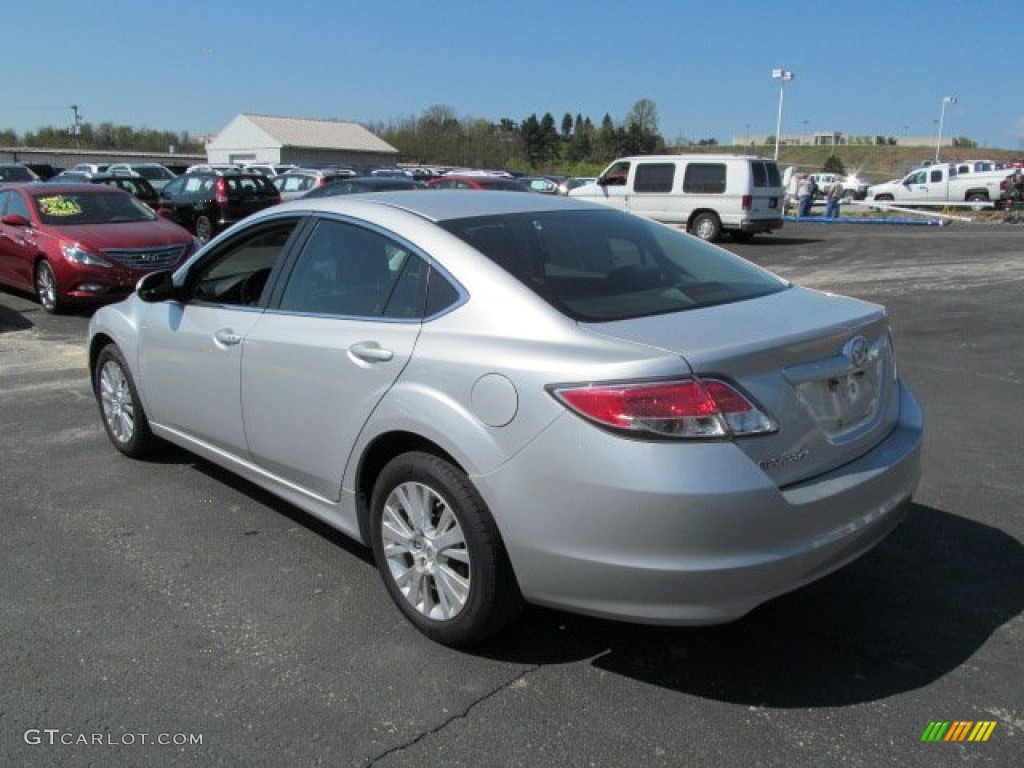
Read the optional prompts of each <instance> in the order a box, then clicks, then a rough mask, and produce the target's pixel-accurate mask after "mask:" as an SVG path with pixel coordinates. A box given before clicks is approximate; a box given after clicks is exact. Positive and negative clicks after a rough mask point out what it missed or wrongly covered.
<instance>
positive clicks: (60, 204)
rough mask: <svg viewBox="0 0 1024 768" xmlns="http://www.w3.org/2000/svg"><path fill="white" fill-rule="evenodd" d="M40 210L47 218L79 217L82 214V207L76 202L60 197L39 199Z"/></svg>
mask: <svg viewBox="0 0 1024 768" xmlns="http://www.w3.org/2000/svg"><path fill="white" fill-rule="evenodd" d="M37 200H38V202H39V208H40V210H42V212H43V213H44V214H46V215H47V216H77V215H78V214H80V213H81V212H82V206H80V205H79V204H78V202H77V201H75V200H68V199H67V198H65V197H61V196H60V195H55V196H54V197H40V198H37Z"/></svg>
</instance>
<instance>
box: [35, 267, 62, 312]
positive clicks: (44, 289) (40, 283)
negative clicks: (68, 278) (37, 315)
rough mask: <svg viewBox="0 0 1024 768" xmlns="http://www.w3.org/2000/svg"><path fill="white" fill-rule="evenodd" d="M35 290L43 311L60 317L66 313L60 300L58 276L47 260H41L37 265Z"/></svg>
mask: <svg viewBox="0 0 1024 768" xmlns="http://www.w3.org/2000/svg"><path fill="white" fill-rule="evenodd" d="M35 288H36V298H37V299H39V303H40V304H41V305H42V307H43V309H45V310H46V311H47V312H49V313H50V314H51V315H59V314H60V313H61V312H63V311H64V302H63V301H61V298H60V286H58V285H57V276H56V275H55V274H54V272H53V267H51V266H50V262H48V261H47V260H46V259H41V260H40V261H39V263H38V264H36V274H35Z"/></svg>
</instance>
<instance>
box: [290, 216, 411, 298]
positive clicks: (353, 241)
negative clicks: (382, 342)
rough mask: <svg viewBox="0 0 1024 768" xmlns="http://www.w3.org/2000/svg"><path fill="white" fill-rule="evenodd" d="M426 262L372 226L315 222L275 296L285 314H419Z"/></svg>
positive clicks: (339, 222) (331, 221)
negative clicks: (282, 291) (287, 312)
mask: <svg viewBox="0 0 1024 768" xmlns="http://www.w3.org/2000/svg"><path fill="white" fill-rule="evenodd" d="M427 272H428V265H427V263H426V262H425V261H423V260H422V259H421V258H419V257H418V256H416V255H415V254H413V253H412V252H411V251H410V250H409V249H407V248H405V247H404V246H403V245H401V244H400V243H398V242H396V241H394V240H392V239H391V238H388V237H386V236H385V235H383V234H381V233H379V232H375V231H373V230H369V229H365V228H364V227H358V226H355V225H353V224H347V223H345V222H341V221H333V220H327V219H325V220H321V221H320V222H318V223H317V225H316V229H314V230H313V232H312V234H310V236H309V239H308V240H307V241H306V243H305V245H304V246H303V248H302V252H301V253H300V254H299V257H298V259H297V260H296V263H295V268H294V269H293V270H292V273H291V275H290V277H289V278H288V284H287V285H286V286H285V290H284V295H283V296H282V297H281V304H280V308H281V309H282V310H285V311H289V312H305V313H310V314H317V315H332V316H337V317H357V318H383V317H387V318H414V317H421V316H422V313H423V304H424V300H425V297H424V290H425V287H426V280H427Z"/></svg>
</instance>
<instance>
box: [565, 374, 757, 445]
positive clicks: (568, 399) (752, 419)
mask: <svg viewBox="0 0 1024 768" xmlns="http://www.w3.org/2000/svg"><path fill="white" fill-rule="evenodd" d="M550 391H551V393H552V394H553V395H554V396H555V397H556V398H558V400H559V401H561V402H562V403H563V404H564V405H566V406H568V407H569V408H570V409H571V410H573V411H574V412H576V413H578V414H579V415H580V416H582V417H584V418H585V419H589V420H590V421H593V422H594V423H596V424H598V425H600V426H603V427H607V428H609V429H613V430H615V431H618V432H624V433H628V434H631V435H634V436H636V437H644V436H648V437H655V436H658V437H670V438H680V439H690V438H723V437H741V436H744V435H758V434H764V433H767V432H774V431H775V430H776V426H775V424H774V422H773V421H772V420H771V419H770V418H769V417H768V416H767V415H766V414H765V413H763V412H762V411H761V410H760V409H758V408H757V406H755V405H754V404H753V403H752V402H750V400H748V399H747V398H746V397H744V396H743V395H742V394H740V393H739V392H738V391H737V390H736V389H735V388H733V387H732V386H730V385H729V384H726V383H725V382H724V381H719V380H717V379H708V380H701V379H684V380H681V381H656V382H643V383H630V384H590V385H563V386H557V387H552V388H551V390H550Z"/></svg>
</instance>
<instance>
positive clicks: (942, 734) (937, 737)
mask: <svg viewBox="0 0 1024 768" xmlns="http://www.w3.org/2000/svg"><path fill="white" fill-rule="evenodd" d="M995 729H996V721H995V720H979V721H978V722H974V721H973V720H954V721H953V722H950V721H949V720H938V721H935V720H933V721H932V722H930V723H928V727H927V728H925V729H924V733H922V734H921V741H988V737H989V736H991V735H992V731H994V730H995Z"/></svg>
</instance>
